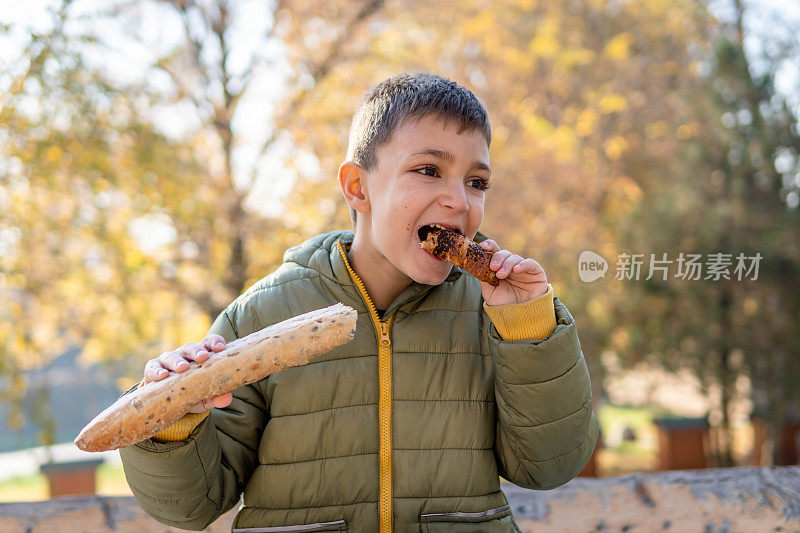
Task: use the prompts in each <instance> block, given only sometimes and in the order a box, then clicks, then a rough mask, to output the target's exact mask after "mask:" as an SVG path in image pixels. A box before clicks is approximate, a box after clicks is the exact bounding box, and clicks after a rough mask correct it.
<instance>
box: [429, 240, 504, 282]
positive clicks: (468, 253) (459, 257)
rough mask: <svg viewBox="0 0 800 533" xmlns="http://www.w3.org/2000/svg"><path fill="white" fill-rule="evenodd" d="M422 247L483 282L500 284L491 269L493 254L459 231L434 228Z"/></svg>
mask: <svg viewBox="0 0 800 533" xmlns="http://www.w3.org/2000/svg"><path fill="white" fill-rule="evenodd" d="M421 246H422V248H423V249H425V250H427V251H428V252H430V253H432V254H433V255H435V256H436V257H438V258H439V259H441V260H442V261H448V262H450V263H453V264H454V265H455V266H457V267H460V268H463V269H464V270H466V271H467V272H469V273H470V274H472V275H473V276H475V277H476V278H478V279H479V280H481V281H484V282H486V283H488V284H490V285H494V286H497V285H499V284H500V280H499V279H497V275H496V274H495V273H494V272H493V271H492V269H491V268H489V264H490V263H491V261H492V255H493V253H492V252H487V251H486V250H484V249H482V248H481V247H480V246H478V244H477V243H475V242H474V241H472V240H470V239H469V238H468V237H466V236H465V235H462V234H461V233H458V232H457V231H453V230H449V229H440V228H433V229H432V230H430V231H429V232H428V235H427V236H426V238H425V240H424V241H422V243H421Z"/></svg>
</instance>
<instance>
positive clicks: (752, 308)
mask: <svg viewBox="0 0 800 533" xmlns="http://www.w3.org/2000/svg"><path fill="white" fill-rule="evenodd" d="M742 311H744V314H745V315H747V316H753V315H755V314H756V312H758V300H756V299H755V298H752V297H749V296H748V297H747V298H745V300H744V302H743V303H742Z"/></svg>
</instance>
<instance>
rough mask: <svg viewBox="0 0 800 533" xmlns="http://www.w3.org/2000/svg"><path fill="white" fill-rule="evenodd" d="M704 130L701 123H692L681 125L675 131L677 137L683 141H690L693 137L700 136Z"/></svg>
mask: <svg viewBox="0 0 800 533" xmlns="http://www.w3.org/2000/svg"><path fill="white" fill-rule="evenodd" d="M701 130H702V126H701V125H700V123H699V122H690V123H688V124H681V125H680V126H678V128H677V129H676V130H675V135H676V136H677V137H678V139H680V140H681V141H688V140H689V139H691V138H692V137H695V136H697V135H699V134H700V131H701Z"/></svg>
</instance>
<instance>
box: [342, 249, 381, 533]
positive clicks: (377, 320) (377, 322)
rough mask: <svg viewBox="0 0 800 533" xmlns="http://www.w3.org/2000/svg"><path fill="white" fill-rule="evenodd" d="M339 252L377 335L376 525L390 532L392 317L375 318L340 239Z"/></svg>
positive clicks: (374, 313)
mask: <svg viewBox="0 0 800 533" xmlns="http://www.w3.org/2000/svg"><path fill="white" fill-rule="evenodd" d="M338 245H339V252H340V253H341V254H342V259H343V260H344V264H345V266H346V267H347V271H348V272H350V277H351V278H352V279H353V282H354V283H355V284H356V287H358V290H359V292H360V293H361V296H362V297H363V298H364V301H365V302H366V303H367V307H368V308H369V314H370V317H372V324H373V325H374V326H375V332H376V333H377V335H378V432H379V435H380V447H379V453H378V460H379V464H380V474H379V476H380V477H379V480H378V484H379V486H380V494H379V498H378V524H379V525H380V533H391V531H392V341H391V338H390V336H389V329H390V328H391V324H392V318H391V317H389V319H388V320H386V321H381V320H380V318H379V317H378V310H377V309H375V304H374V303H373V302H372V298H371V297H370V295H369V294H368V293H367V289H366V288H365V287H364V282H363V281H361V278H360V277H358V274H356V272H355V271H354V270H353V269H352V268H351V267H350V263H349V262H348V261H347V254H346V253H345V251H344V246H343V245H342V243H341V241H340V242H339V243H338Z"/></svg>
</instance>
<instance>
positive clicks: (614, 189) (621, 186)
mask: <svg viewBox="0 0 800 533" xmlns="http://www.w3.org/2000/svg"><path fill="white" fill-rule="evenodd" d="M643 197H644V192H643V191H642V189H641V187H639V185H638V184H637V183H636V182H635V181H633V180H632V179H630V178H629V177H627V176H617V177H615V178H614V179H613V180H612V181H611V183H610V184H609V186H608V194H607V196H606V206H605V207H606V211H607V212H608V213H609V214H610V215H611V216H612V217H620V218H624V217H626V216H628V215H629V214H630V213H631V212H632V211H633V210H634V209H636V207H637V206H638V204H639V202H641V201H642V198H643Z"/></svg>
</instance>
